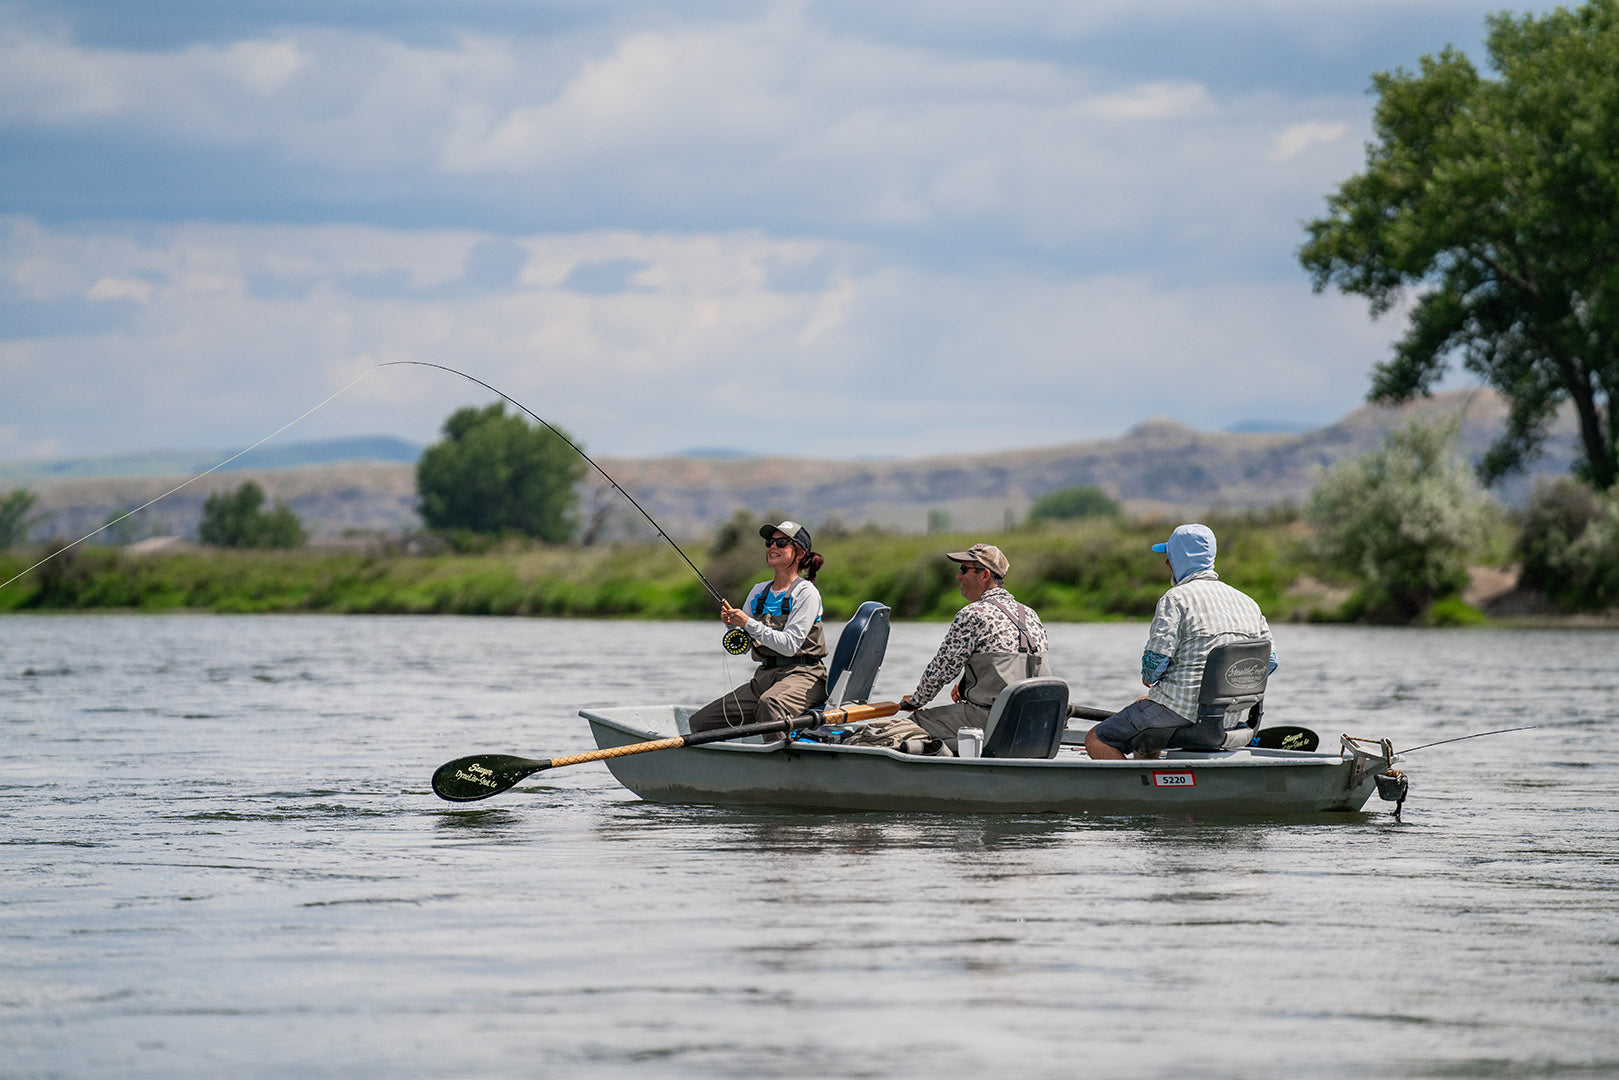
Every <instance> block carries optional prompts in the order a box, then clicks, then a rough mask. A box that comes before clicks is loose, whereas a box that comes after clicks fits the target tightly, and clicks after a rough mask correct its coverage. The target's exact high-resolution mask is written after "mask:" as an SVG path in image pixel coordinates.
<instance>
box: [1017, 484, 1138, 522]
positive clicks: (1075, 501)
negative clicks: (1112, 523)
mask: <svg viewBox="0 0 1619 1080" xmlns="http://www.w3.org/2000/svg"><path fill="white" fill-rule="evenodd" d="M1118 516H1119V504H1118V503H1117V502H1115V501H1114V500H1113V499H1111V498H1110V497H1109V496H1108V494H1107V492H1105V491H1103V490H1102V489H1101V488H1099V487H1091V486H1089V485H1086V486H1084V487H1070V488H1061V489H1059V490H1057V491H1050V492H1047V493H1046V494H1044V495H1042V496H1040V497H1039V498H1038V499H1036V500H1034V503H1033V504H1032V505H1031V506H1030V507H1029V520H1030V521H1067V520H1070V519H1072V518H1087V517H1118Z"/></svg>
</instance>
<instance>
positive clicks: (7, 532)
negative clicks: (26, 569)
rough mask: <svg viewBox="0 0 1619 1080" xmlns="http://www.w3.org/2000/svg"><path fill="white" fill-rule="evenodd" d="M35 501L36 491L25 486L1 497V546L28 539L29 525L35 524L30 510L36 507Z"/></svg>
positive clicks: (8, 545)
mask: <svg viewBox="0 0 1619 1080" xmlns="http://www.w3.org/2000/svg"><path fill="white" fill-rule="evenodd" d="M35 501H36V499H35V497H34V493H33V492H31V491H28V490H27V489H25V488H17V489H15V490H14V491H12V492H11V494H9V495H7V496H5V497H4V498H0V548H6V547H11V546H12V545H13V544H20V543H22V542H23V541H24V540H26V539H28V527H29V526H30V525H32V524H33V521H32V520H31V519H30V518H29V516H28V511H30V510H32V509H33V508H34V503H35Z"/></svg>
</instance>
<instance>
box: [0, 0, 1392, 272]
mask: <svg viewBox="0 0 1619 1080" xmlns="http://www.w3.org/2000/svg"><path fill="white" fill-rule="evenodd" d="M0 101H5V102H8V103H9V111H8V112H7V113H6V122H7V123H8V124H9V126H11V127H12V128H13V129H14V130H15V131H17V132H18V133H19V134H25V135H28V136H29V137H31V138H35V139H47V140H55V141H54V142H52V141H47V143H46V144H45V146H44V147H43V148H42V149H43V150H44V151H46V152H45V153H36V154H34V155H32V156H35V157H38V156H45V157H47V158H48V157H50V154H49V153H48V151H49V150H50V149H52V148H54V147H58V146H59V145H60V142H61V140H63V139H68V140H72V139H80V140H102V141H106V140H112V139H116V140H121V141H123V142H126V143H127V142H128V141H131V140H133V141H136V142H139V143H141V144H142V145H143V146H145V147H148V148H159V147H164V146H168V147H172V148H173V149H174V150H175V153H173V154H164V153H152V152H150V150H147V151H143V152H142V153H140V154H131V155H129V163H128V167H127V168H125V169H122V170H120V171H118V172H116V173H106V172H104V171H100V170H80V171H79V172H77V173H75V174H74V175H73V177H72V178H71V179H70V180H68V181H67V182H66V190H64V181H63V178H62V177H61V176H58V175H55V174H52V173H49V172H47V173H43V174H36V171H35V170H37V169H38V168H39V166H36V165H33V164H24V165H23V167H22V168H20V169H19V170H17V171H16V172H15V173H14V179H13V181H12V183H13V185H18V186H21V187H22V188H24V190H19V187H18V186H14V187H13V188H12V190H11V192H10V196H11V199H12V204H13V205H14V206H17V205H19V204H20V205H22V206H27V205H31V204H32V205H37V206H38V207H39V208H40V209H41V210H51V211H52V212H53V213H54V212H55V210H54V209H53V208H60V206H61V201H62V200H68V199H71V200H72V202H73V204H74V205H76V206H80V207H82V206H85V205H95V204H96V203H98V202H105V203H106V204H107V205H109V206H118V205H126V204H127V202H128V201H129V200H130V199H131V198H133V199H136V200H143V201H145V202H146V203H148V204H149V205H150V206H151V208H152V211H153V212H155V213H156V214H157V215H158V216H159V217H170V218H172V217H174V216H176V215H184V214H187V213H195V212H196V208H197V206H198V205H199V204H200V205H208V204H209V202H210V201H211V200H219V199H226V200H231V199H235V200H237V202H229V201H227V202H225V203H224V204H223V205H222V206H221V209H220V210H219V211H216V212H215V213H223V214H225V215H227V216H229V215H233V214H239V213H241V212H242V208H239V207H238V205H237V203H238V202H241V201H244V200H248V206H247V213H249V214H250V215H252V216H254V217H258V216H260V215H268V216H269V217H271V218H272V219H277V220H285V219H287V218H288V217H289V216H291V217H292V218H295V219H296V218H300V217H306V216H308V215H309V214H310V212H311V211H310V207H312V206H322V205H325V206H329V207H331V208H332V209H331V210H328V211H319V212H316V215H315V216H316V218H317V219H323V218H325V217H326V215H327V214H329V213H331V212H338V208H339V207H341V212H346V213H349V214H358V215H359V216H360V219H362V220H368V221H372V222H375V223H380V224H395V225H402V226H412V225H414V226H431V225H433V224H444V223H454V224H465V225H470V226H474V227H477V228H480V229H484V230H491V229H500V228H502V225H501V224H499V223H505V224H504V227H505V228H506V229H509V230H510V233H511V234H516V233H519V232H532V231H535V230H541V231H543V230H551V229H567V230H578V229H582V228H583V229H604V228H605V229H613V228H628V229H635V230H641V231H660V230H666V229H672V230H694V229H696V230H721V231H730V230H736V229H749V228H763V229H765V230H767V231H769V232H771V233H773V234H775V235H778V236H789V235H819V236H836V237H839V238H842V239H849V240H856V241H860V240H864V239H866V238H868V237H870V236H872V235H873V234H874V233H880V234H882V235H883V237H884V242H885V243H886V244H888V245H891V246H897V247H903V248H904V249H906V250H907V251H909V252H910V253H911V256H912V257H913V258H916V259H921V260H930V261H931V260H936V259H937V258H939V257H940V256H941V255H948V254H950V253H951V252H961V251H980V250H983V248H984V247H985V245H992V246H994V247H997V248H1000V249H1001V250H1002V251H1003V252H1006V251H1022V252H1024V253H1026V254H1030V255H1034V256H1037V257H1039V258H1050V257H1052V256H1053V255H1057V256H1059V257H1062V258H1068V259H1072V258H1076V257H1077V258H1080V259H1087V258H1089V256H1088V255H1087V254H1085V253H1086V252H1087V251H1089V250H1091V249H1092V247H1093V245H1094V244H1095V243H1096V241H1097V239H1098V238H1104V239H1105V240H1106V241H1107V243H1108V246H1109V247H1110V248H1113V249H1122V248H1125V247H1129V248H1131V249H1134V250H1138V251H1145V252H1148V253H1150V254H1152V255H1154V256H1155V257H1164V256H1165V255H1166V254H1170V255H1172V257H1173V259H1174V260H1175V262H1176V264H1177V265H1178V266H1182V267H1184V266H1187V265H1192V264H1195V265H1201V266H1211V265H1218V266H1219V267H1220V268H1221V269H1222V271H1229V268H1230V266H1231V264H1232V262H1233V261H1234V260H1240V261H1243V262H1249V263H1251V262H1252V261H1253V260H1254V259H1255V258H1261V259H1263V258H1266V257H1267V256H1265V255H1263V254H1261V253H1260V251H1259V248H1260V247H1261V245H1268V246H1269V248H1270V250H1271V251H1272V252H1274V251H1276V250H1280V249H1285V247H1286V246H1287V245H1289V244H1290V243H1291V235H1290V234H1291V231H1292V229H1293V224H1292V222H1293V220H1295V219H1296V217H1297V216H1298V215H1297V213H1282V214H1276V215H1273V221H1272V223H1271V225H1270V227H1269V228H1268V229H1267V230H1266V233H1265V235H1264V236H1256V235H1255V233H1254V231H1253V224H1252V223H1251V222H1244V223H1243V225H1244V227H1243V228H1241V229H1240V230H1232V231H1228V230H1226V229H1225V228H1224V227H1223V226H1224V225H1225V223H1227V222H1235V221H1237V220H1239V219H1240V215H1233V214H1231V213H1229V212H1227V211H1225V210H1224V209H1222V208H1220V207H1219V206H1217V205H1215V204H1217V203H1218V202H1220V201H1222V200H1229V199H1230V198H1233V197H1237V198H1243V197H1248V198H1254V199H1256V200H1259V201H1262V202H1264V203H1265V204H1267V205H1275V203H1276V202H1277V201H1278V197H1281V198H1283V199H1284V200H1286V199H1287V198H1288V197H1289V195H1290V193H1289V192H1288V191H1286V190H1284V189H1285V188H1287V187H1288V186H1289V185H1288V181H1293V178H1290V177H1288V178H1283V177H1279V176H1274V175H1271V174H1266V173H1264V172H1261V171H1256V170H1255V169H1254V168H1253V167H1252V164H1253V163H1254V162H1256V161H1263V160H1266V158H1267V156H1268V155H1269V154H1270V152H1271V146H1272V143H1273V141H1274V139H1275V135H1274V133H1275V132H1276V131H1278V130H1294V129H1297V130H1305V129H1304V128H1303V127H1301V125H1307V124H1311V123H1314V124H1319V125H1331V124H1339V125H1343V126H1344V128H1345V129H1346V130H1347V128H1348V126H1349V125H1351V124H1358V125H1362V126H1363V125H1364V113H1365V104H1364V102H1363V101H1362V100H1360V99H1359V98H1358V96H1349V95H1345V96H1344V97H1343V98H1342V99H1340V100H1326V99H1320V98H1317V99H1312V100H1310V101H1309V102H1307V103H1305V102H1297V101H1292V100H1289V99H1285V98H1282V97H1279V96H1277V95H1274V94H1260V95H1255V94H1248V93H1245V94H1236V95H1233V94H1222V93H1217V92H1215V91H1213V90H1211V89H1210V88H1209V87H1208V86H1206V85H1203V84H1201V83H1197V82H1191V81H1185V80H1165V79H1156V78H1155V79H1145V80H1136V81H1131V80H1128V79H1126V80H1122V81H1121V80H1120V79H1118V78H1116V77H1109V76H1106V75H1104V74H1103V73H1102V72H1101V69H1100V68H1099V67H1098V66H1096V65H1095V64H1093V63H1088V62H1086V60H1085V59H1084V58H1080V59H1079V60H1077V61H1074V60H1070V61H1068V62H1064V63H1057V62H1054V61H1052V60H1050V59H1047V58H1044V57H1039V56H1029V55H1021V54H1018V53H1015V52H1014V53H1009V54H1006V55H999V56H992V57H983V56H975V55H971V54H960V53H949V52H941V51H936V50H930V49H927V48H921V47H917V46H915V45H909V44H905V43H899V42H890V41H882V40H868V39H862V38H860V37H857V36H851V35H848V34H846V33H839V32H838V31H837V30H836V29H835V28H834V27H832V26H829V25H827V24H825V23H823V22H818V21H816V19H815V18H813V17H812V16H811V15H809V14H806V10H805V9H803V8H801V7H796V6H781V7H777V8H773V9H767V10H766V11H765V12H763V13H762V14H759V15H757V16H754V17H751V18H743V19H731V20H725V21H719V20H710V21H693V22H691V23H680V22H670V21H667V20H665V21H664V22H662V23H660V24H659V25H656V26H653V27H646V28H636V29H630V30H627V31H623V32H618V33H612V34H607V35H601V34H599V33H591V34H583V35H580V36H578V37H568V36H566V35H563V36H560V37H556V38H533V37H523V36H519V35H507V36H501V37H495V36H489V35H481V34H477V33H465V34H461V35H458V36H456V37H454V38H453V39H452V40H447V41H428V42H421V43H416V42H408V41H405V40H399V39H393V38H389V37H386V36H384V35H380V34H376V33H367V32H358V31H354V30H348V29H344V30H331V29H322V28H311V27H297V26H293V27H283V28H278V29H277V30H275V31H274V32H267V33H266V35H265V36H264V37H261V38H253V39H247V40H241V41H235V42H230V43H227V44H191V45H185V46H182V47H176V48H174V49H172V50H171V51H168V52H152V51H137V50H127V49H126V50H117V49H111V48H90V47H85V46H82V45H78V44H76V43H75V42H73V41H72V40H64V39H61V38H60V37H59V36H57V37H52V36H49V35H47V34H45V33H44V32H43V31H39V30H37V29H30V28H28V27H26V26H25V27H22V28H16V27H14V28H13V31H12V33H11V34H10V35H9V36H8V37H7V39H6V41H5V43H4V44H3V45H0ZM1324 109H1328V110H1336V111H1337V112H1338V114H1339V116H1338V117H1337V118H1334V117H1333V116H1331V115H1330V114H1329V115H1326V116H1323V115H1322V111H1323V110H1324ZM1306 110H1307V111H1306ZM1323 129H1324V128H1323ZM1312 130H1313V129H1312ZM19 153H20V151H19ZM210 155H212V157H211V158H210ZM1334 160H1335V161H1337V162H1339V163H1340V166H1341V167H1342V168H1347V167H1348V166H1350V165H1352V164H1353V161H1352V158H1350V157H1349V156H1348V155H1340V156H1338V157H1337V158H1335V159H1334ZM210 170H215V171H217V172H218V173H219V177H218V179H217V181H213V182H210V180H209V177H208V173H209V171H210ZM182 173H183V176H182ZM32 175H38V177H39V178H38V179H37V180H35V181H33V183H32V186H31V187H30V186H29V181H28V179H27V178H28V177H29V176H32ZM1192 178H1195V187H1194V190H1193V193H1192V197H1190V198H1188V197H1187V194H1186V188H1187V187H1188V184H1189V181H1191V179H1192ZM1293 182H1296V181H1293ZM75 185H77V186H78V187H79V188H80V190H74V187H75ZM111 185H117V188H116V190H112V189H111ZM104 187H105V188H107V190H105V191H103V188H104ZM0 190H3V189H0ZM132 193H133V194H132ZM199 201H200V202H199ZM1292 201H1293V202H1294V203H1295V205H1301V204H1298V201H1297V199H1296V197H1293V198H1292ZM1194 219H1195V224H1194ZM1126 238H1128V241H1126ZM1076 252H1077V253H1079V254H1077V255H1076V254H1075V253H1076ZM1272 258H1273V256H1272Z"/></svg>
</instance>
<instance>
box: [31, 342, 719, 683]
mask: <svg viewBox="0 0 1619 1080" xmlns="http://www.w3.org/2000/svg"><path fill="white" fill-rule="evenodd" d="M385 367H429V368H437V369H438V370H440V371H447V372H449V373H450V374H451V375H459V376H461V378H463V379H466V380H467V381H468V382H473V383H477V384H478V385H479V386H481V387H483V388H484V389H485V390H488V391H489V392H490V393H491V394H494V395H496V396H498V397H500V398H501V399H502V400H505V401H509V402H511V403H512V404H513V405H515V406H517V407H518V408H519V409H521V410H522V411H523V412H525V413H527V414H528V415H529V416H530V417H532V418H533V419H534V421H535V422H536V423H538V424H540V425H542V426H544V427H545V428H546V430H548V431H550V432H551V434H553V435H555V436H556V437H557V438H559V439H561V440H562V441H563V442H565V443H567V444H568V446H569V447H570V448H571V449H572V450H573V452H574V453H576V454H578V455H579V456H580V457H582V458H584V459H585V461H587V462H589V463H590V466H591V468H593V469H595V470H596V471H597V472H598V473H600V474H601V475H602V479H604V480H606V481H607V482H608V483H609V484H611V485H613V490H615V491H617V492H618V493H619V494H620V495H622V496H624V498H625V499H627V500H629V503H630V505H631V506H633V507H635V509H637V510H639V511H640V512H641V516H642V517H644V518H646V520H647V523H648V524H650V525H651V526H652V527H653V528H654V529H656V530H657V533H658V535H659V536H661V537H663V538H664V540H666V541H668V543H669V546H670V547H672V548H674V549H675V554H677V555H679V556H680V557H681V558H682V559H684V560H685V563H686V565H687V566H689V567H691V572H692V573H694V574H696V575H697V580H698V581H701V582H702V583H703V588H705V589H707V590H708V592H709V595H710V596H712V597H713V598H714V599H715V600H718V601H719V602H720V605H721V606H722V607H729V606H730V604H729V602H728V601H726V599H725V597H723V596H721V595H720V591H719V590H718V589H716V588H715V587H714V584H713V583H712V582H711V581H709V580H708V578H707V577H706V576H705V575H704V574H703V572H702V571H701V570H699V569H698V568H697V564H696V563H694V562H692V561H691V558H690V557H689V556H688V555H687V554H686V553H685V552H684V551H683V550H681V547H680V545H679V544H677V543H675V540H674V537H672V536H670V535H669V534H668V533H667V532H665V531H664V528H663V526H662V525H659V524H658V522H657V520H656V519H655V518H653V516H652V515H651V514H649V513H647V510H646V507H644V506H642V505H641V504H640V503H639V502H637V501H636V499H635V496H633V495H631V494H630V493H629V492H628V491H625V490H624V486H623V485H622V484H620V483H619V482H618V481H617V480H614V479H613V478H612V477H611V476H610V475H608V473H607V470H606V469H604V468H602V467H601V466H600V465H599V464H597V462H596V459H595V458H593V457H591V456H590V455H589V454H587V453H585V452H584V450H583V449H581V448H580V446H579V444H578V443H575V442H574V441H573V440H572V439H570V438H568V437H567V436H566V435H564V434H563V433H562V432H561V431H559V430H557V428H556V426H555V425H554V424H552V423H551V422H550V421H548V420H546V419H545V417H543V416H541V415H539V414H538V413H536V412H535V411H534V410H533V409H530V408H529V407H528V406H527V405H524V404H523V403H522V402H521V401H518V400H517V399H516V398H514V397H512V396H511V395H510V394H508V393H506V392H504V391H502V390H497V389H495V388H494V387H493V386H490V385H489V384H488V383H486V382H484V381H483V380H482V379H480V378H478V377H477V376H475V375H469V374H467V373H466V372H464V371H460V370H458V369H456V368H453V367H450V366H449V365H448V364H435V363H432V362H430V361H427V360H389V361H386V362H384V363H381V364H374V365H372V366H371V367H369V368H367V369H366V370H365V371H363V372H361V373H360V374H359V375H358V376H356V377H355V378H354V379H353V380H352V381H350V382H349V383H348V384H346V385H345V386H343V387H342V388H341V389H339V390H337V391H336V392H335V393H333V394H331V395H330V396H329V397H327V398H325V399H324V400H322V401H321V402H320V403H319V404H317V405H315V406H314V407H313V408H310V409H309V410H307V411H306V412H303V413H301V414H299V415H298V416H296V417H294V418H293V419H292V420H289V421H288V422H287V423H285V424H283V425H281V426H280V427H278V428H276V429H275V430H274V431H272V432H270V434H268V435H266V436H265V437H264V438H262V439H260V440H259V441H258V442H256V443H254V444H252V445H251V446H248V447H246V448H244V449H242V450H238V451H237V452H236V453H234V454H232V455H231V456H230V457H227V458H226V459H225V460H223V461H221V462H220V463H219V464H217V465H214V466H213V467H211V468H208V469H204V470H203V471H202V472H200V473H198V474H197V475H195V476H193V477H191V478H190V479H189V480H186V481H185V482H184V483H181V484H179V485H177V486H175V487H172V488H170V489H169V490H168V491H165V492H164V493H163V494H161V495H159V496H157V498H155V499H151V500H149V501H147V502H145V503H142V504H141V505H140V506H137V507H136V508H135V509H133V510H130V511H128V512H127V513H124V514H121V515H119V516H118V517H116V518H113V519H112V520H110V521H108V522H107V523H106V524H105V525H103V526H101V527H100V528H98V529H92V530H91V531H90V532H88V533H86V534H85V535H84V536H81V537H79V538H78V539H77V540H75V541H73V542H72V543H71V544H67V545H66V546H64V547H61V548H58V549H57V550H55V551H53V552H51V553H50V554H48V555H46V556H45V557H44V558H43V559H40V560H39V561H38V562H36V563H34V564H33V565H32V566H29V567H27V568H25V569H23V570H22V571H21V572H19V573H17V574H14V575H12V576H11V577H10V578H7V579H6V580H5V581H0V589H3V588H5V587H6V586H7V585H10V584H12V583H13V582H15V581H17V580H18V579H19V578H21V577H23V576H24V575H26V574H27V573H28V572H29V571H31V570H36V569H38V568H39V567H41V566H43V565H44V564H45V563H48V562H50V561H51V560H52V559H54V558H56V557H57V556H59V555H61V554H62V553H63V552H65V551H68V550H69V549H71V548H74V547H77V546H78V545H80V544H82V543H84V542H85V541H86V540H89V539H90V538H91V537H93V536H95V535H97V534H98V533H101V532H105V531H106V530H107V529H110V528H112V527H113V526H114V525H116V524H118V523H119V522H120V521H123V520H124V519H125V518H128V517H131V516H133V515H135V514H138V513H140V512H141V511H142V510H145V509H146V508H147V507H149V506H151V505H153V504H154V503H158V502H161V501H162V500H164V499H166V498H168V497H169V496H170V495H173V494H175V493H176V492H178V491H180V490H181V489H182V488H186V487H189V486H190V485H192V484H194V483H196V482H197V481H198V480H201V479H202V478H203V477H205V476H208V475H210V474H211V473H215V472H218V471H219V470H220V469H223V468H224V467H225V466H227V465H229V464H230V463H231V462H233V461H235V460H236V459H237V458H240V457H242V456H243V455H245V454H248V453H250V452H252V451H253V450H256V449H258V448H259V447H260V446H263V445H264V444H265V443H267V442H269V441H270V440H271V439H273V438H275V437H276V436H277V435H279V434H281V433H282V432H283V431H286V430H287V429H288V428H290V427H292V426H293V425H294V424H296V423H298V422H299V421H300V420H303V419H305V418H306V417H308V416H309V415H310V414H311V413H314V412H316V411H318V410H319V409H321V408H323V407H325V406H326V405H329V404H330V403H331V402H332V401H333V400H335V399H336V398H338V397H339V396H341V395H342V394H344V393H346V392H347V391H348V390H351V389H352V388H353V387H354V386H355V384H356V383H358V382H360V380H361V379H364V378H365V377H366V376H367V375H370V374H371V373H372V372H374V371H376V370H377V369H378V368H385ZM724 643H725V651H726V652H729V653H731V654H732V655H740V654H742V653H744V652H747V651H748V648H749V646H750V645H751V642H750V640H749V639H748V635H747V634H746V633H744V632H743V631H742V630H740V629H738V628H735V627H733V628H731V629H730V630H728V631H727V632H726V634H725V639H724Z"/></svg>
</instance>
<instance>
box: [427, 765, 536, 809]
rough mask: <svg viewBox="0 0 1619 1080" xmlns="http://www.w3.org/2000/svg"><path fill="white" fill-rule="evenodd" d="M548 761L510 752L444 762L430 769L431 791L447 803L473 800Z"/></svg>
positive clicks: (493, 792)
mask: <svg viewBox="0 0 1619 1080" xmlns="http://www.w3.org/2000/svg"><path fill="white" fill-rule="evenodd" d="M550 764H551V763H550V762H549V761H535V760H534V759H532V758H525V757H515V756H513V755H511V754H474V755H472V756H471V757H463V758H456V759H455V760H454V761H446V762H445V763H444V764H442V765H440V766H439V767H438V768H437V769H436V770H434V772H433V794H435V795H437V796H438V797H439V798H441V799H448V800H449V801H450V802H475V801H477V800H478V799H487V798H489V796H491V795H499V794H500V793H501V792H502V791H506V790H508V789H510V788H512V787H513V786H515V785H516V784H518V783H520V782H521V781H522V780H523V779H524V778H525V777H529V776H532V775H534V774H535V773H537V772H539V771H540V770H541V769H544V768H548V767H549V766H550Z"/></svg>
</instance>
